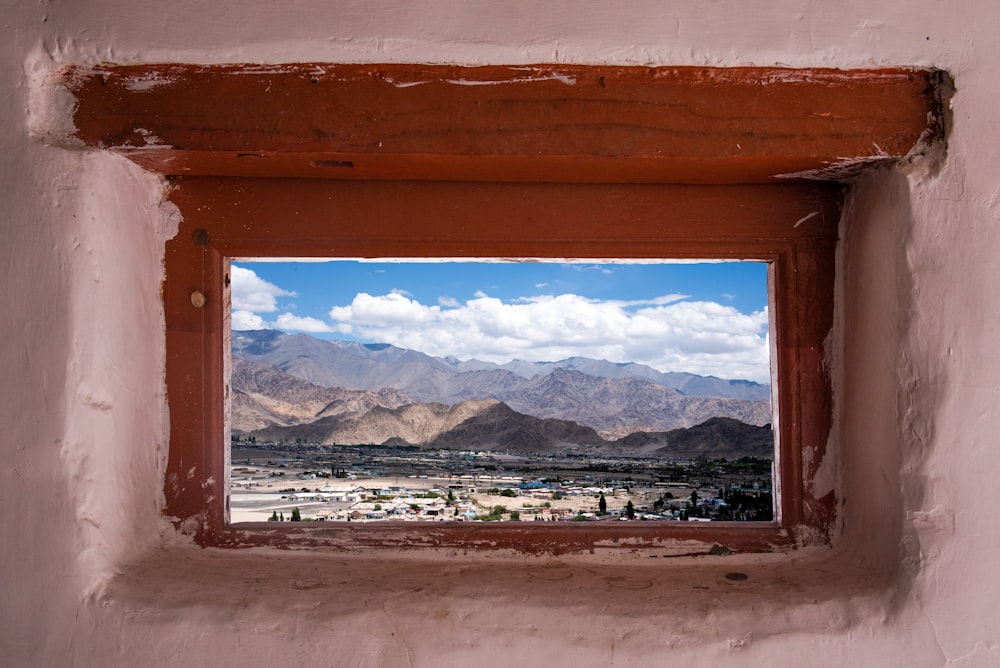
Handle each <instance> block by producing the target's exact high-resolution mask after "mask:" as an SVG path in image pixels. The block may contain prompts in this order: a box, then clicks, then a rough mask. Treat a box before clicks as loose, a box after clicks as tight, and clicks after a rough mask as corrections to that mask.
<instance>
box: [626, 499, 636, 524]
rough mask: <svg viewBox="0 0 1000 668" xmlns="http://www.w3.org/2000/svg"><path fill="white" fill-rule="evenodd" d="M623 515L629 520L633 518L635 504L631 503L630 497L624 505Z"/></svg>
mask: <svg viewBox="0 0 1000 668" xmlns="http://www.w3.org/2000/svg"><path fill="white" fill-rule="evenodd" d="M625 516H626V517H628V518H629V519H630V520H634V519H635V506H633V505H632V499H629V500H628V503H627V504H626V505H625Z"/></svg>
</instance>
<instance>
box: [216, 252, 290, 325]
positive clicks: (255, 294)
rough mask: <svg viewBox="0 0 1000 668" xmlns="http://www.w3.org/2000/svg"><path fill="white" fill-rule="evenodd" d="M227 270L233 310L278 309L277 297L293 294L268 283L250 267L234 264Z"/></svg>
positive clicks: (263, 310) (255, 311)
mask: <svg viewBox="0 0 1000 668" xmlns="http://www.w3.org/2000/svg"><path fill="white" fill-rule="evenodd" d="M229 270H230V271H229V275H230V288H231V291H232V300H233V311H248V312H251V313H272V312H274V311H276V310H278V297H294V296H295V293H294V292H289V291H288V290H282V289H281V288H279V287H278V286H277V285H274V284H273V283H268V282H267V281H265V280H264V279H263V278H261V277H260V276H258V275H257V274H256V273H255V272H254V271H253V270H252V269H245V268H244V267H239V266H237V265H235V264H234V265H232V266H230V268H229ZM234 315H235V314H234ZM256 329H260V328H259V327H258V328H256Z"/></svg>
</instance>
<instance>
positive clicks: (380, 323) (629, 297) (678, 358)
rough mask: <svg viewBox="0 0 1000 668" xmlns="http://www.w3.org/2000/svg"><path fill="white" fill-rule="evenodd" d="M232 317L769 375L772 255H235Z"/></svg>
mask: <svg viewBox="0 0 1000 668" xmlns="http://www.w3.org/2000/svg"><path fill="white" fill-rule="evenodd" d="M232 284H233V328H234V329H261V328H271V329H281V330H283V331H287V332H300V331H301V332H307V333H309V334H311V335H313V336H317V337H320V338H340V339H350V340H360V341H365V342H380V343H381V342H384V343H392V344H394V345H397V346H400V347H405V348H413V349H416V350H421V351H423V352H426V353H428V354H432V355H438V356H445V355H454V356H456V357H458V358H460V359H468V358H471V357H475V358H478V359H484V360H489V361H493V362H505V361H508V360H509V359H513V358H518V359H528V360H533V361H552V360H558V359H563V358H566V357H571V356H575V355H580V356H585V357H595V358H599V359H608V360H610V361H613V362H641V363H643V364H649V365H650V366H653V367H655V368H658V369H660V370H662V371H689V372H692V373H699V374H702V375H716V376H720V377H725V378H745V379H749V380H756V381H758V382H768V379H769V371H768V359H769V356H768V346H767V338H766V337H767V310H766V307H767V265H766V264H763V263H755V262H739V263H733V262H725V263H717V262H716V263H697V264H676V263H675V264H664V263H657V264H636V263H594V262H588V263H565V262H564V263H555V262H517V263H483V262H451V261H449V262H436V263H435V262H357V261H333V262H248V261H234V262H233V271H232Z"/></svg>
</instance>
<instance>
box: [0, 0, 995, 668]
mask: <svg viewBox="0 0 1000 668" xmlns="http://www.w3.org/2000/svg"><path fill="white" fill-rule="evenodd" d="M0 9H2V12H0V26H2V28H0V30H2V32H0V85H2V88H3V90H4V91H5V95H4V96H2V98H0V110H2V113H0V118H2V119H3V120H4V123H3V124H2V126H0V146H2V150H0V193H2V198H0V202H2V203H3V205H4V206H3V209H2V212H0V272H2V274H0V275H2V280H0V305H2V311H0V313H2V314H3V316H4V319H3V325H2V327H3V339H2V340H3V345H2V346H0V369H2V370H3V378H4V380H5V382H4V383H2V387H0V424H2V425H3V428H2V429H0V457H2V460H0V546H2V547H0V664H2V665H5V666H8V665H9V666H63V665H79V666H90V665H101V666H109V665H111V666H118V665H120V666H132V665H140V664H147V665H194V666H201V665H208V666H214V665H220V666H222V665H237V664H242V665H272V664H275V663H279V662H280V663H290V664H295V665H303V666H305V665H310V666H311V665H472V664H474V663H478V664H481V665H506V664H509V663H511V662H515V661H535V662H542V663H547V664H549V665H561V664H567V663H570V662H572V663H573V664H574V665H615V664H617V665H630V666H632V665H670V664H673V663H683V664H687V665H713V666H714V665H734V666H737V665H739V666H744V665H777V666H785V665H788V666H793V665H794V666H801V665H815V666H840V665H864V666H882V665H906V666H940V665H954V666H984V665H1000V616H998V615H997V614H995V611H994V601H995V599H996V595H997V592H998V590H1000V575H998V574H997V569H996V568H995V564H996V560H997V557H996V555H997V554H998V548H1000V528H998V523H997V521H996V519H995V508H996V505H997V504H996V495H997V491H996V489H997V487H996V485H995V477H996V476H995V472H996V471H997V470H1000V448H998V447H996V437H995V435H996V434H997V433H998V432H1000V412H998V410H997V409H996V408H995V406H996V405H997V403H998V399H1000V396H998V387H1000V356H997V355H995V353H994V351H995V339H996V335H997V332H998V330H1000V309H998V308H997V307H996V305H995V299H994V293H995V290H994V289H993V286H994V284H996V283H997V282H998V281H1000V262H998V261H997V260H996V256H997V255H998V251H997V250H996V249H997V248H998V247H1000V243H998V242H1000V220H998V218H1000V163H998V162H997V161H996V159H995V155H996V150H995V147H996V146H997V145H998V143H1000V124H998V123H997V120H996V119H997V117H998V115H997V112H996V108H995V101H996V100H997V99H998V98H1000V79H998V78H997V77H996V76H995V72H996V67H997V66H998V65H1000V44H998V41H1000V4H997V3H994V2H991V1H989V0H980V1H978V2H977V1H974V0H967V1H965V2H961V1H955V2H943V1H935V0H864V1H861V0H855V1H842V2H830V3H816V2H811V1H810V0H769V1H767V2H762V1H746V0H744V1H740V0H722V1H717V2H708V1H706V2H699V3H689V2H662V1H657V2H652V1H650V2H637V1H624V0H619V1H618V2H610V1H609V2H569V1H568V0H552V1H550V2H546V3H535V2H468V1H464V2H460V1H457V0H456V1H454V2H402V1H397V2H389V1H385V0H383V1H380V2H379V1H375V2H372V1H364V2H360V1H359V2H340V3H313V2H306V1H305V0H284V1H282V0H270V1H269V2H266V3H264V2H255V3H250V2H245V1H235V0H216V1H215V2H211V3H207V2H204V3H203V2H194V1H192V0H187V1H183V0H182V1H179V2H171V3H161V2H152V1H151V0H131V1H130V2H121V1H120V0H89V1H83V0H78V1H77V2H72V3H55V2H45V1H42V2H28V1H26V0H4V1H3V2H2V4H0ZM102 60H109V61H115V62H120V63H124V62H142V61H145V62H158V61H179V62H291V61H355V62H357V61H375V62H378V61H381V62H387V61H397V62H406V61H418V62H459V63H470V64H477V63H532V62H580V63H621V64H708V65H749V64H755V65H776V64H777V65H790V66H829V67H863V66H891V65H918V66H935V67H940V68H943V69H946V70H948V71H949V72H950V73H951V74H952V76H953V77H954V79H955V82H956V89H957V90H956V94H955V96H954V98H953V101H952V103H953V115H954V127H953V130H952V132H951V135H950V138H949V147H948V156H947V159H946V160H945V162H944V164H943V165H940V166H930V165H925V164H920V165H915V166H913V167H912V168H911V169H908V170H899V171H894V172H891V173H881V174H875V175H872V176H868V177H866V178H865V179H864V180H863V182H862V183H861V184H859V186H858V188H857V189H856V191H855V194H854V196H853V199H852V202H851V205H850V206H849V208H848V211H849V212H848V215H847V217H846V218H847V219H846V221H845V225H844V239H845V242H844V254H843V258H842V268H843V276H844V281H843V284H842V286H841V289H840V301H839V315H838V317H839V321H840V329H839V334H838V337H837V340H836V341H835V345H834V358H835V361H836V364H837V369H838V383H839V397H840V400H839V401H840V403H839V405H838V419H839V421H840V423H841V434H842V437H841V440H842V445H843V450H844V452H843V457H842V459H843V461H844V462H845V463H844V466H843V471H842V473H843V481H842V490H843V492H844V494H843V496H844V497H845V498H846V504H845V506H844V510H843V518H844V527H845V530H844V531H845V533H844V536H843V538H842V539H841V540H840V541H839V543H838V545H839V552H838V554H837V556H838V562H836V563H835V564H828V565H826V566H822V565H821V566H816V567H812V566H810V568H812V570H809V571H808V573H807V571H806V570H803V569H802V568H800V569H799V571H798V572H799V576H798V577H799V578H800V580H795V579H794V578H791V576H790V578H791V579H790V580H789V581H788V583H787V584H788V586H787V587H786V588H785V589H784V590H783V589H781V583H780V581H775V583H774V586H773V587H772V588H770V589H767V588H758V589H756V590H753V592H754V593H752V594H749V595H744V594H740V593H739V592H738V591H737V590H725V591H724V590H721V589H717V590H712V591H713V593H712V595H711V596H708V597H705V596H702V597H700V598H699V597H698V596H696V594H695V593H692V586H693V584H696V583H697V582H698V581H699V580H698V578H700V577H708V576H707V575H706V573H708V572H709V571H710V570H711V568H712V567H711V566H701V565H685V566H683V567H682V566H678V567H677V568H676V569H674V568H673V566H672V564H666V565H664V564H656V565H655V567H647V568H645V569H644V570H643V569H640V570H636V569H634V568H633V569H632V570H621V569H618V570H616V566H615V565H614V564H602V563H599V562H587V563H584V564H577V565H574V564H572V563H565V562H551V563H550V562H546V563H544V564H540V563H535V564H528V566H530V567H531V568H534V569H537V572H538V573H540V574H544V576H542V575H539V576H537V577H534V576H532V575H531V572H530V571H529V570H528V569H526V566H525V564H524V563H523V562H517V561H513V562H511V561H503V560H486V561H481V562H479V563H477V562H475V560H473V562H463V561H461V560H460V559H458V558H457V557H456V561H455V565H454V566H448V567H443V566H442V565H441V564H434V563H423V562H421V561H420V560H419V559H417V560H416V561H413V560H412V559H411V558H407V557H404V556H402V555H397V556H393V555H389V556H388V557H386V558H385V559H384V560H383V561H381V562H379V563H380V564H381V565H379V564H377V563H371V562H369V563H367V564H359V563H358V562H357V561H351V560H350V559H348V558H346V557H340V556H334V555H305V556H303V555H287V554H286V555H280V554H278V555H275V554H250V555H246V554H243V555H239V556H238V557H235V556H232V555H221V556H220V555H218V554H214V553H211V551H199V550H195V549H191V548H189V547H185V546H184V545H177V544H176V543H177V542H178V541H176V540H175V539H174V538H173V537H172V536H171V535H170V533H169V532H165V533H164V534H163V535H162V536H161V523H160V522H159V520H158V504H159V503H160V502H161V499H160V480H161V478H162V467H163V461H164V457H165V453H164V449H165V443H166V439H167V434H166V420H165V404H164V389H163V384H162V372H161V370H162V363H163V341H162V313H161V307H160V303H159V280H160V276H161V271H162V269H161V264H160V257H161V253H162V243H163V240H164V238H166V237H167V236H169V234H170V230H171V227H172V225H173V224H174V222H175V221H173V219H172V217H171V216H172V212H171V210H170V209H169V207H164V206H162V205H160V203H159V199H160V193H161V186H160V184H159V182H158V181H157V180H156V179H155V178H153V177H151V176H149V175H146V174H143V173H141V172H140V171H139V170H137V169H136V168H134V167H132V166H131V165H128V164H125V163H124V162H122V161H119V160H116V159H115V158H113V157H110V156H106V155H100V154H90V153H85V152H83V151H80V150H78V149H74V148H72V147H67V146H62V145H60V146H52V145H50V143H51V142H52V141H56V143H62V142H61V141H60V140H58V137H59V136H60V129H61V127H62V126H61V125H60V118H61V117H60V115H59V113H58V111H59V109H60V99H59V98H58V96H52V95H49V94H48V93H47V92H46V88H45V86H44V75H45V73H46V72H48V71H51V70H52V69H55V68H57V67H58V66H60V65H61V64H68V63H78V64H79V63H89V62H97V61H102ZM139 556H142V557H143V560H142V561H141V562H140V565H138V566H136V565H134V562H135V561H136V559H137V558H138V557H139ZM407 559H410V560H407ZM167 562H169V563H170V564H171V565H172V567H174V568H175V569H180V572H182V573H183V574H184V575H185V577H184V578H183V579H178V578H177V577H176V575H173V576H171V575H163V573H164V563H167ZM763 562H766V559H764V560H763V561H762V563H763ZM820 563H821V564H822V560H821V561H820ZM896 563H901V564H902V566H901V567H900V568H895V564H896ZM130 564H132V565H130ZM744 566H753V562H746V563H745V564H744ZM185 569H186V570H185ZM663 569H671V570H670V573H672V574H668V575H663V572H664V571H663ZM685 569H686V570H685ZM234 572H236V573H237V575H235V576H234V575H233V573H234ZM855 572H856V573H857V574H858V577H857V579H858V580H864V579H865V578H868V579H871V580H872V581H874V582H876V584H875V585H872V587H874V589H876V590H878V591H877V592H876V593H874V594H873V593H865V592H862V593H860V594H857V595H854V594H843V595H840V596H839V597H837V596H834V594H835V592H823V591H822V588H821V587H819V586H818V585H815V586H816V587H817V588H816V591H817V592H818V593H823V594H825V596H817V600H818V601H819V602H818V603H816V604H815V605H812V604H810V603H809V601H807V600H806V599H805V598H803V597H801V596H799V597H797V596H795V595H794V593H793V592H791V593H790V592H789V591H788V590H789V589H794V588H796V587H799V586H800V585H801V578H802V577H806V576H807V575H808V577H811V578H812V579H813V580H814V581H816V582H818V583H819V584H820V585H821V584H822V582H823V580H824V578H831V581H834V580H835V581H836V582H837V583H838V584H837V587H838V588H843V587H842V583H843V582H845V581H849V579H850V576H851V574H852V573H855ZM115 573H120V574H121V575H120V576H119V577H117V578H114V577H113V576H114V574H115ZM504 573H510V575H509V576H505V575H503V574H504ZM803 573H806V575H803ZM810 573H811V575H809V574H810ZM879 573H882V574H884V577H883V579H879V578H878V577H876V575H877V574H879ZM606 574H616V575H613V576H611V575H606ZM872 574H876V575H872ZM685 578H690V579H689V580H688V579H685ZM837 578H839V579H837ZM845 578H847V580H845ZM661 580H662V581H661ZM212 583H215V585H214V586H213V584H212ZM219 583H222V584H219ZM387 583H388V584H387ZM646 583H654V584H652V585H650V586H646ZM632 584H635V585H636V586H635V588H632ZM639 585H642V586H639ZM862 588H863V587H862ZM847 589H849V587H848V588H847ZM591 590H592V591H593V596H592V599H588V598H587V596H586V594H587V593H588V592H589V591H591ZM716 591H719V592H722V593H720V594H719V595H718V596H716V595H715V592H716ZM205 592H208V593H205ZM622 592H624V593H622ZM728 593H731V594H732V595H731V596H726V595H723V594H728Z"/></svg>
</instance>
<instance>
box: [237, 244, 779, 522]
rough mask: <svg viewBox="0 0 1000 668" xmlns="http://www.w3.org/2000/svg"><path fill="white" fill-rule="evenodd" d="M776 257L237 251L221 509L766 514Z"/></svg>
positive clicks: (343, 518) (262, 516) (360, 515)
mask: <svg viewBox="0 0 1000 668" xmlns="http://www.w3.org/2000/svg"><path fill="white" fill-rule="evenodd" d="M769 269H770V265H768V264H767V263H763V262H751V261H743V262H720V261H714V260H713V261H694V260H684V261H666V260H665V261H627V262H626V261H623V260H616V259H606V260H605V259H600V260H594V259H591V260H588V261H586V262H574V261H572V260H569V259H562V260H559V261H543V260H541V259H539V258H531V259H526V258H521V259H519V260H500V259H498V258H491V259H489V260H481V259H477V260H468V261H456V260H454V259H448V258H425V259H418V260H412V261H403V260H399V259H384V258H382V259H369V260H363V261H361V260H351V259H327V260H322V259H321V260H319V261H289V260H288V259H286V258H280V259H274V258H271V259H261V258H249V259H248V258H241V259H239V260H238V262H237V260H235V259H234V260H233V261H232V263H231V265H230V278H231V284H230V285H231V297H232V318H231V323H230V329H231V340H232V361H231V368H232V376H231V378H230V381H229V383H230V397H231V399H230V411H229V441H230V443H231V448H230V450H231V464H230V473H231V478H230V490H229V499H230V515H229V521H230V523H233V524H238V523H241V522H264V521H278V520H287V519H288V516H289V514H290V513H292V512H293V510H294V509H295V508H298V509H299V510H300V519H301V520H302V521H307V522H308V521H334V522H337V521H339V522H350V521H362V522H367V521H386V520H406V521H417V522H450V521H498V522H508V521H518V522H531V523H532V524H529V525H528V526H542V525H541V524H535V523H536V522H551V521H578V522H579V521H588V522H608V521H650V522H668V521H759V522H764V521H766V522H769V521H772V520H773V519H774V504H773V503H772V490H771V487H772V468H773V460H774V452H775V441H774V435H773V430H772V427H771V425H772V422H773V413H772V410H771V389H772V388H771V385H770V382H771V364H770V360H771V349H770V345H769V338H768V336H767V332H768V329H769V324H770V323H769V317H768V289H767V286H768V273H769ZM678 430H679V431H678ZM498 497H502V498H498ZM601 498H604V502H603V504H602V502H601V501H600V499H601ZM376 506H377V507H376ZM630 507H631V510H630ZM498 508H501V509H502V510H501V512H496V511H497V509H498Z"/></svg>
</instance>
